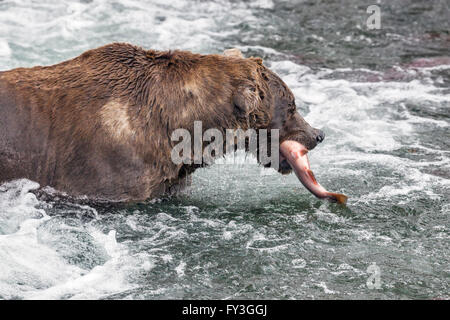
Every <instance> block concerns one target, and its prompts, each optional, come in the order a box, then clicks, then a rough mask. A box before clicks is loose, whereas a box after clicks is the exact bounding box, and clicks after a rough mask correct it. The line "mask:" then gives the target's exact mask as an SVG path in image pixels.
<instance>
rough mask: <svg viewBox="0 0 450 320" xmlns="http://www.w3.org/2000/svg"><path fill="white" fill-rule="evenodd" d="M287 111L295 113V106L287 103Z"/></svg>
mask: <svg viewBox="0 0 450 320" xmlns="http://www.w3.org/2000/svg"><path fill="white" fill-rule="evenodd" d="M288 110H289V112H290V113H295V112H297V107H296V106H295V103H292V102H291V103H289V104H288Z"/></svg>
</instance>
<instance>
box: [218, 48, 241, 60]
mask: <svg viewBox="0 0 450 320" xmlns="http://www.w3.org/2000/svg"><path fill="white" fill-rule="evenodd" d="M223 54H224V55H225V56H227V57H236V58H244V56H243V55H242V52H241V50H239V49H238V48H233V49H227V50H225V51H224V52H223Z"/></svg>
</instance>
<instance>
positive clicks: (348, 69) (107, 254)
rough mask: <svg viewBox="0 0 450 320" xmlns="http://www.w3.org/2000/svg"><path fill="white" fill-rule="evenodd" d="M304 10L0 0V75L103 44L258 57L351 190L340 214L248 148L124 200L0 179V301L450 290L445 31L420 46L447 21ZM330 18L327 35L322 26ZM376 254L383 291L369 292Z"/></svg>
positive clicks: (334, 179)
mask: <svg viewBox="0 0 450 320" xmlns="http://www.w3.org/2000/svg"><path fill="white" fill-rule="evenodd" d="M399 3H401V2H397V1H392V2H390V3H389V4H386V5H391V6H392V8H391V11H392V12H393V13H397V14H399V13H398V10H401V9H402V8H403V7H407V6H405V5H403V4H402V3H401V5H399ZM439 4H442V2H441V1H436V7H433V12H435V14H437V13H440V12H442V10H441V9H440V7H439ZM302 6H303V5H302V3H301V2H300V3H290V2H277V1H266V0H257V1H249V2H246V3H241V2H233V1H230V2H227V1H225V2H223V1H194V2H191V1H184V0H177V1H171V2H167V1H145V2H144V1H132V0H126V1H120V2H116V1H100V0H94V1H58V2H54V1H39V2H29V1H0V70H6V69H11V68H14V67H19V66H20V67H28V66H33V65H48V64H53V63H58V62H60V61H63V60H65V59H69V58H72V57H74V56H77V55H78V54H80V53H82V52H83V51H85V50H88V49H91V48H94V47H98V46H100V45H103V44H106V43H110V42H113V41H124V42H130V43H133V44H136V45H140V46H143V47H145V48H153V49H177V48H178V49H186V50H192V51H195V52H200V53H218V52H222V51H223V50H224V49H226V48H230V47H238V48H240V49H241V50H242V51H243V52H244V54H246V55H247V56H250V55H258V56H262V57H263V58H264V59H265V61H264V63H265V64H266V65H267V66H268V67H270V68H271V69H272V70H273V71H275V72H277V73H278V74H279V75H280V76H281V77H282V78H283V80H284V81H285V82H286V83H287V84H288V86H289V87H290V88H291V89H292V91H293V93H294V94H295V97H296V102H297V106H298V109H299V112H300V113H301V114H302V115H303V116H304V117H305V118H306V120H307V121H308V122H309V123H311V124H312V125H313V126H314V127H317V128H321V129H322V130H324V131H325V133H326V136H327V137H326V139H325V141H324V142H323V143H322V144H321V145H319V146H318V147H317V148H316V149H315V150H313V151H312V152H310V161H311V167H312V169H313V171H314V172H315V175H316V177H317V179H318V181H319V182H320V183H321V184H322V185H324V186H325V187H326V188H327V189H330V190H333V191H337V192H343V193H345V194H347V195H348V196H349V205H348V207H347V208H342V207H339V206H336V205H334V204H329V203H325V202H321V201H319V200H316V199H315V198H313V196H312V195H311V194H310V193H308V192H307V191H306V190H305V189H304V188H303V187H302V186H301V184H300V183H299V182H298V180H297V179H296V178H295V176H294V175H289V176H281V175H279V174H277V173H275V172H272V171H269V170H265V169H261V168H259V167H258V166H257V165H256V160H255V159H254V158H252V157H249V156H246V155H243V154H238V155H237V157H236V158H235V159H231V158H227V159H224V160H219V161H217V162H216V164H215V165H214V166H213V167H211V168H208V169H201V170H199V171H197V172H196V173H195V174H194V176H193V186H192V187H191V188H189V189H188V190H187V191H186V192H185V193H183V194H181V195H180V196H178V197H175V198H170V199H154V200H153V201H150V202H148V203H146V204H135V205H129V206H122V207H121V206H117V207H115V206H109V207H108V206H102V205H99V204H98V205H97V204H90V205H80V204H77V203H72V202H70V201H68V200H61V199H60V200H55V199H50V200H43V199H41V200H39V199H37V197H36V195H35V194H34V193H33V190H35V189H36V188H38V187H39V186H38V185H37V184H36V183H34V182H31V181H28V180H17V181H13V182H8V183H5V184H2V185H1V186H0V298H2V299H14V298H20V299H35V298H40V299H71V298H72V299H115V298H116V299H130V298H144V299H155V298H170V299H172V298H176V299H179V298H193V299H196V298H206V299H209V298H217V299H224V298H272V299H289V298H294V299H298V298H308V299H316V298H336V299H342V298H364V299H367V298H427V299H429V298H442V297H448V292H449V290H450V287H449V281H448V265H449V263H450V261H449V258H448V257H450V252H449V245H448V244H449V241H450V223H449V213H450V210H449V204H448V203H449V201H450V182H449V181H450V180H449V179H450V150H449V148H450V145H449V141H450V139H449V138H450V136H449V135H450V131H449V118H450V113H449V110H450V109H449V108H450V92H449V90H448V88H449V79H450V78H449V75H448V71H449V70H450V66H449V65H448V61H449V59H448V57H447V58H446V57H445V55H448V50H447V53H445V52H446V51H445V49H443V48H444V47H445V46H444V44H445V43H446V40H445V35H441V36H439V37H436V36H435V37H434V38H433V39H434V40H426V39H428V38H427V34H426V32H428V31H429V30H432V29H433V25H431V24H432V23H434V22H433V21H436V23H437V24H438V25H439V26H441V25H443V22H442V21H444V22H445V21H446V20H445V19H441V18H439V17H440V16H437V15H436V16H435V17H433V19H430V18H429V17H427V16H423V17H422V16H418V15H415V16H414V21H417V24H415V26H414V27H412V28H404V25H403V24H399V22H398V21H397V20H396V19H395V14H394V15H393V16H391V15H390V14H389V13H386V14H385V16H384V18H383V19H385V21H386V25H387V26H388V25H389V26H391V25H392V26H395V27H396V30H395V37H394V36H393V35H394V32H393V31H392V30H388V31H387V34H386V35H383V33H381V35H375V34H370V33H367V32H363V31H361V24H360V22H357V21H354V22H355V23H354V25H359V27H358V28H356V29H355V28H353V26H351V25H352V24H351V23H349V24H346V25H345V26H344V25H341V23H340V21H342V20H343V19H344V17H346V19H349V21H350V20H351V19H354V18H353V17H358V15H357V14H358V13H357V12H354V11H352V10H354V9H352V8H345V9H346V10H345V11H343V9H342V8H340V7H333V4H332V3H329V4H327V6H326V7H324V4H321V3H316V4H315V5H314V6H309V7H308V8H309V9H308V10H304V9H303V7H302ZM329 6H331V7H332V8H330V7H329ZM323 12H330V14H329V15H327V16H326V20H321V19H324V16H323V15H322V13H323ZM349 12H351V14H353V16H349ZM330 15H331V16H330ZM333 17H334V19H335V20H334V22H333V26H334V27H333V28H338V29H333V30H330V29H328V28H325V27H326V26H328V25H329V23H330V22H331V21H330V20H329V19H333ZM355 19H356V18H355ZM447 20H448V19H447ZM352 21H353V20H352ZM425 22H426V23H425ZM318 26H324V28H322V27H318ZM440 28H441V27H440ZM411 30H412V31H411ZM437 30H440V29H439V28H437ZM410 31H411V34H409V33H408V32H410ZM360 33H364V34H360ZM393 38H395V40H396V42H394V43H391V42H389V41H392V39H393ZM345 39H347V40H345ZM424 39H425V40H424ZM420 41H423V44H421V42H420ZM426 41H432V42H431V43H430V42H426ZM433 41H434V42H433ZM344 42H345V43H346V44H345V45H343V43H344ZM410 43H413V44H414V47H413V49H414V52H416V53H417V55H419V53H420V52H423V55H424V56H427V54H428V51H427V48H428V50H431V51H432V52H434V53H435V54H434V55H432V56H431V58H430V59H431V60H430V61H427V63H426V64H424V62H423V60H414V58H415V57H412V58H411V59H410V60H413V61H412V62H411V61H403V60H402V59H403V58H402V57H404V56H407V55H408V54H409V53H410V51H411V50H412V49H411V47H409V45H410ZM371 45H373V47H370V46H371ZM367 46H369V47H367ZM374 53H375V54H374ZM438 53H439V54H440V55H441V56H443V57H441V58H439V59H435V61H436V63H434V62H433V57H434V56H435V55H436V54H438ZM364 57H367V58H364ZM439 61H440V62H439ZM438 62H439V63H438ZM422 64H423V66H422V67H421V65H422ZM435 64H437V65H435ZM50 193H51V192H50ZM373 262H376V263H377V265H378V266H380V268H381V280H382V288H383V290H381V291H377V290H370V289H368V288H367V286H366V281H367V278H368V276H369V275H368V273H367V267H368V266H369V265H370V264H371V263H373Z"/></svg>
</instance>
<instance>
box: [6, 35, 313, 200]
mask: <svg viewBox="0 0 450 320" xmlns="http://www.w3.org/2000/svg"><path fill="white" fill-rule="evenodd" d="M280 99H281V100H280ZM283 99H284V100H283ZM286 99H287V100H292V101H293V95H292V93H291V92H290V90H289V89H288V88H287V87H286V86H285V85H284V83H282V81H281V80H279V78H278V77H276V76H275V75H274V74H273V73H271V72H270V70H268V69H267V68H266V67H264V66H263V64H262V61H261V59H258V58H250V59H244V58H240V57H235V56H224V55H200V54H194V53H190V52H185V51H168V52H159V51H154V50H144V49H142V48H139V47H136V46H133V45H130V44H123V43H114V44H110V45H106V46H103V47H100V48H97V49H93V50H90V51H87V52H85V53H83V54H82V55H80V56H79V57H76V58H74V59H72V60H68V61H65V62H62V63H60V64H57V65H53V66H48V67H34V68H19V69H14V70H10V71H5V72H0V183H1V182H4V181H7V180H12V179H17V178H28V179H30V180H33V181H37V182H39V183H40V185H41V186H51V187H53V188H55V189H57V190H59V191H64V192H67V193H69V194H71V195H75V196H78V195H87V196H89V197H90V198H98V199H107V200H116V201H130V200H144V199H147V198H152V197H156V196H159V195H161V194H163V193H164V192H167V191H169V190H170V188H172V187H173V186H176V185H177V184H179V183H180V181H182V180H183V179H184V177H185V176H186V175H188V174H189V173H191V172H193V171H194V169H195V167H192V166H187V165H175V164H173V163H172V161H171V158H170V153H171V150H172V148H173V146H174V144H176V143H174V142H172V141H171V139H170V137H171V133H172V131H173V130H175V129H178V128H185V129H187V130H189V131H191V134H192V135H193V123H194V121H196V120H197V121H202V123H203V130H206V129H208V128H218V129H221V130H223V131H224V130H225V129H227V128H242V129H244V130H245V129H247V128H254V129H258V128H270V127H274V126H275V127H280V128H281V127H282V126H285V123H286V119H284V120H280V119H278V120H276V116H275V114H276V110H275V109H276V108H285V106H282V107H281V106H280V103H281V102H280V101H285V100H286ZM287 100H286V101H287ZM277 101H278V102H277ZM286 108H287V106H286ZM281 117H284V116H281ZM278 118H280V115H279V116H278ZM300 118H301V117H300ZM302 120H303V119H302ZM303 121H304V120H303ZM276 122H279V123H276ZM305 123H306V122H305ZM301 125H303V124H301ZM308 127H309V126H308ZM303 129H304V128H303ZM303 129H302V130H303ZM306 129H308V130H309V128H306ZM306 129H305V130H306ZM287 131H292V130H287ZM294 131H295V130H294ZM287 134H288V133H285V135H287ZM282 135H283V133H282ZM304 143H305V142H304ZM312 147H314V146H312Z"/></svg>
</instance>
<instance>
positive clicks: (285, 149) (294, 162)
mask: <svg viewBox="0 0 450 320" xmlns="http://www.w3.org/2000/svg"><path fill="white" fill-rule="evenodd" d="M280 153H281V154H280V156H282V157H280V160H281V164H280V172H282V171H281V167H282V166H283V162H284V161H287V163H288V164H289V165H290V167H291V168H292V169H294V172H295V174H296V175H297V177H298V179H299V180H300V182H301V183H302V184H303V185H304V186H305V188H306V189H308V190H309V191H310V192H311V193H312V194H313V195H315V196H316V197H317V198H320V199H328V200H330V201H333V202H338V203H346V202H347V196H345V195H343V194H339V193H332V192H328V191H327V190H326V189H325V188H324V187H322V186H321V185H320V184H319V183H318V182H317V180H316V178H315V177H314V174H313V172H312V171H311V168H310V165H309V159H308V156H307V153H308V149H307V148H306V147H305V146H304V145H303V144H301V143H300V142H297V141H294V140H285V141H284V142H283V143H281V145H280Z"/></svg>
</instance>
